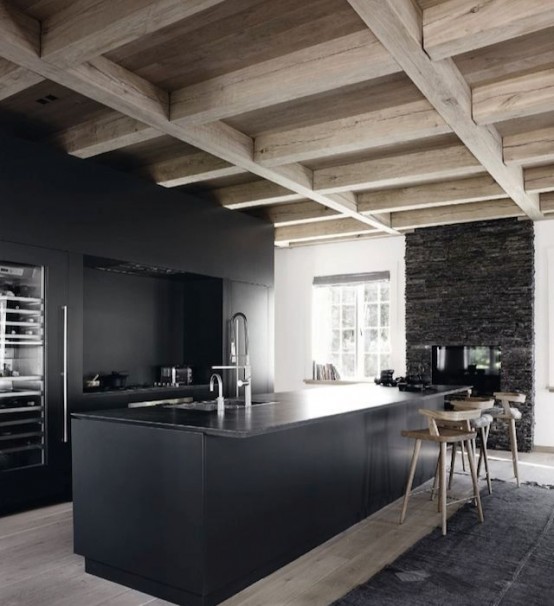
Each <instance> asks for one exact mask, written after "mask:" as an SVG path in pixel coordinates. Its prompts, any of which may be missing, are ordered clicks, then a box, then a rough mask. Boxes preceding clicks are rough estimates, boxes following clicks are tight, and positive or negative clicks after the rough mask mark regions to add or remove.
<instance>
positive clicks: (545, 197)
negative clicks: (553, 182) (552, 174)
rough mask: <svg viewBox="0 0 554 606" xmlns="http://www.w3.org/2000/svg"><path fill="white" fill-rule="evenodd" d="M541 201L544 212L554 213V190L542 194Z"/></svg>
mask: <svg viewBox="0 0 554 606" xmlns="http://www.w3.org/2000/svg"><path fill="white" fill-rule="evenodd" d="M540 201H541V210H542V212H543V213H554V191H551V192H548V193H545V194H541V195H540Z"/></svg>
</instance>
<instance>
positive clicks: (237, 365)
mask: <svg viewBox="0 0 554 606" xmlns="http://www.w3.org/2000/svg"><path fill="white" fill-rule="evenodd" d="M241 320H242V327H243V341H244V353H243V354H242V355H241V353H240V340H239V328H240V324H241V322H240V321H241ZM231 364H232V366H212V368H213V369H214V370H218V369H221V370H231V369H232V370H234V371H235V373H236V381H237V382H236V389H235V393H236V396H237V398H238V397H239V392H240V388H241V387H244V405H245V406H246V407H247V408H250V406H252V368H251V367H250V353H249V345H248V320H247V318H246V315H245V314H243V313H242V312H241V311H239V312H237V313H236V314H234V315H233V317H232V319H231ZM241 370H242V371H243V373H241ZM241 374H243V376H242V377H241Z"/></svg>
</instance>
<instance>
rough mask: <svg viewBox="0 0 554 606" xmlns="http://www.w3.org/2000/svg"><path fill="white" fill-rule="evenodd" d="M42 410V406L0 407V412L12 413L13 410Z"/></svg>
mask: <svg viewBox="0 0 554 606" xmlns="http://www.w3.org/2000/svg"><path fill="white" fill-rule="evenodd" d="M42 410H44V407H43V406H18V407H16V408H0V415H1V414H12V413H14V412H34V413H36V412H39V411H42Z"/></svg>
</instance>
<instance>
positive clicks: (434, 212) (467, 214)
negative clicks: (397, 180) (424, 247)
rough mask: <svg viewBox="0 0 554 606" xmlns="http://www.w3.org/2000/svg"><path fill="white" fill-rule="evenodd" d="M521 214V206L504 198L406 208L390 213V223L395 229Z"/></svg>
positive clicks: (518, 215)
mask: <svg viewBox="0 0 554 606" xmlns="http://www.w3.org/2000/svg"><path fill="white" fill-rule="evenodd" d="M522 216H525V213H524V212H523V211H522V210H521V208H519V206H517V204H514V202H513V201H512V200H510V199H505V200H492V201H489V202H470V203H469V204H457V205H456V206H441V207H438V208H426V209H423V210H406V211H402V212H398V213H394V214H393V215H392V225H394V227H396V229H416V228H422V227H435V226H437V225H451V224H454V223H470V222H472V221H485V220H492V219H505V218H508V217H522Z"/></svg>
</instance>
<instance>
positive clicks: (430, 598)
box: [333, 481, 554, 606]
mask: <svg viewBox="0 0 554 606" xmlns="http://www.w3.org/2000/svg"><path fill="white" fill-rule="evenodd" d="M482 500H483V508H484V513H485V522H484V523H483V524H479V522H478V521H477V518H476V515H475V511H474V509H473V507H472V506H471V505H465V506H464V507H462V508H461V509H460V510H459V511H458V512H456V513H455V514H454V515H453V516H452V518H450V520H449V521H448V534H447V535H446V536H445V537H443V536H442V535H441V533H440V531H439V529H436V530H434V531H433V532H432V533H431V534H429V535H427V536H426V537H424V538H423V539H421V540H420V541H419V542H418V543H416V544H415V545H414V546H413V547H412V548H411V549H410V550H409V551H407V552H406V553H404V554H403V555H401V556H400V557H399V558H398V559H397V560H395V562H393V564H391V565H390V566H387V567H386V568H384V569H383V570H382V571H381V572H379V573H378V574H376V575H375V576H374V577H372V578H371V579H370V580H369V581H367V583H364V584H363V585H360V586H358V587H356V589H353V590H352V591H351V592H350V593H348V594H347V595H345V596H344V597H343V598H341V599H340V600H338V601H336V602H334V605H333V606H369V605H378V606H389V605H391V606H392V605H394V606H420V605H421V606H423V605H425V606H429V605H443V604H444V605H447V604H448V605H452V606H465V605H466V604H467V605H468V606H469V605H471V606H500V605H501V606H551V605H554V490H549V489H548V488H541V487H538V486H529V485H528V486H521V488H517V487H516V486H515V485H514V484H509V483H504V482H498V481H495V482H494V484H493V494H492V495H486V496H485V495H484V496H483V497H482ZM408 515H410V512H409V510H408Z"/></svg>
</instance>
